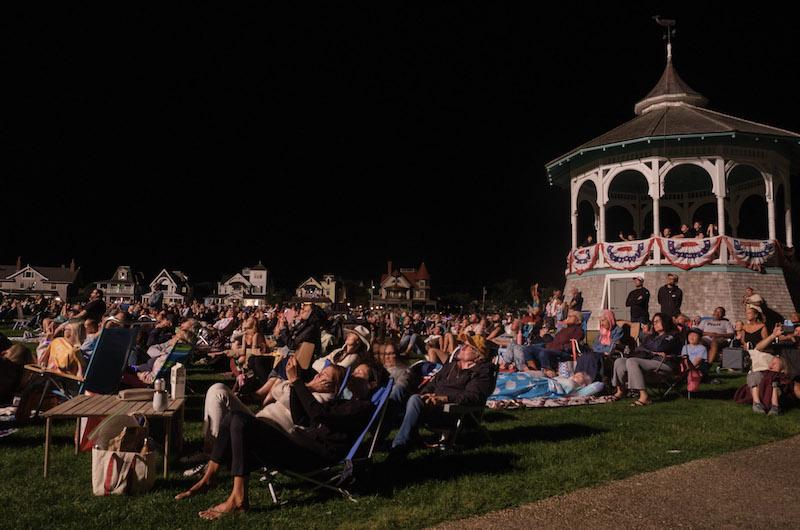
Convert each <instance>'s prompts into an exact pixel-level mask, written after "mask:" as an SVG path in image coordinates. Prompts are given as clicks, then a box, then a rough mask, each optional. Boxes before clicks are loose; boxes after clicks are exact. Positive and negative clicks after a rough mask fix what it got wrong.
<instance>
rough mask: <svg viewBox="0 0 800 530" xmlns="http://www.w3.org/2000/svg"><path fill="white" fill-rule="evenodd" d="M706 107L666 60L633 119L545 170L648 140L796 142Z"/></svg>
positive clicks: (771, 129) (779, 132)
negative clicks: (737, 136)
mask: <svg viewBox="0 0 800 530" xmlns="http://www.w3.org/2000/svg"><path fill="white" fill-rule="evenodd" d="M707 103H708V100H707V99H706V98H705V97H704V96H703V95H702V94H700V93H699V92H697V91H696V90H694V89H692V88H691V87H690V86H689V85H688V84H686V82H685V81H684V80H683V79H681V77H680V76H679V75H678V72H677V71H676V70H675V66H674V65H673V63H672V59H671V58H668V59H667V65H666V67H665V68H664V72H663V73H662V74H661V78H660V79H659V80H658V83H656V85H655V86H654V87H653V89H652V90H650V92H649V93H648V94H647V96H645V98H644V99H642V100H641V101H639V102H638V103H636V105H635V106H634V112H635V113H636V117H635V118H633V119H632V120H630V121H628V122H626V123H623V124H622V125H620V126H619V127H616V128H614V129H612V130H610V131H608V132H607V133H604V134H602V135H600V136H598V137H597V138H594V139H593V140H590V141H588V142H586V143H584V144H581V145H580V146H578V147H576V148H575V149H573V150H571V151H570V152H569V153H567V154H565V155H563V156H560V157H558V158H556V159H554V160H552V161H550V162H548V163H547V164H546V167H547V168H548V170H549V169H551V168H552V167H553V166H555V165H557V164H559V163H561V162H563V161H565V160H567V161H568V160H569V159H570V158H571V157H572V156H574V155H576V154H578V153H580V154H583V153H584V152H586V151H592V150H596V149H601V148H606V147H612V146H620V145H621V146H623V147H624V146H625V144H632V143H636V142H644V141H650V140H666V139H675V138H681V137H704V136H706V135H707V136H715V135H717V136H719V135H731V134H735V133H742V134H748V135H755V136H770V137H778V138H788V139H792V140H795V141H797V140H800V134H798V133H795V132H792V131H787V130H785V129H780V128H778V127H772V126H769V125H764V124H761V123H756V122H754V121H750V120H745V119H742V118H737V117H734V116H730V115H728V114H723V113H721V112H716V111H713V110H710V109H707V108H705V105H706V104H707Z"/></svg>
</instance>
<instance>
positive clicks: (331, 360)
mask: <svg viewBox="0 0 800 530" xmlns="http://www.w3.org/2000/svg"><path fill="white" fill-rule="evenodd" d="M345 332H346V333H347V335H346V337H345V339H344V345H343V346H342V347H341V348H337V349H335V350H333V351H332V352H330V353H329V354H328V355H326V356H325V357H320V358H319V359H317V360H316V361H314V364H312V365H311V367H312V368H313V369H314V371H315V372H321V371H322V369H323V368H325V367H326V366H327V365H329V364H335V365H338V366H341V367H342V368H347V367H349V366H352V365H354V364H356V363H357V362H358V361H359V360H361V359H362V358H363V357H364V354H365V353H366V352H368V351H369V349H370V347H371V346H372V344H371V339H372V335H371V334H370V332H369V330H368V329H367V328H365V327H364V326H356V327H355V328H353V329H347V330H345Z"/></svg>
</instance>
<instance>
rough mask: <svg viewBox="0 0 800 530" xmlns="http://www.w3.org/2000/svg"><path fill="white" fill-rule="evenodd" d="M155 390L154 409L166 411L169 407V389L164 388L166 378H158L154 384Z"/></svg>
mask: <svg viewBox="0 0 800 530" xmlns="http://www.w3.org/2000/svg"><path fill="white" fill-rule="evenodd" d="M153 387H154V388H155V392H154V393H153V410H154V411H156V412H164V411H165V410H166V409H167V391H166V390H164V380H163V379H156V382H155V384H154V385H153Z"/></svg>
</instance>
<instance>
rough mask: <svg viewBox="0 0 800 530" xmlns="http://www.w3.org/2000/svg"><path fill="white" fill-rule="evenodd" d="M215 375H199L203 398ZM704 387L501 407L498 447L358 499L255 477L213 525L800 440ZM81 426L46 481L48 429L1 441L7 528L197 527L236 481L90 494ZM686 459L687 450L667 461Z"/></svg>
mask: <svg viewBox="0 0 800 530" xmlns="http://www.w3.org/2000/svg"><path fill="white" fill-rule="evenodd" d="M214 379H215V376H213V375H212V374H207V373H205V374H203V373H201V374H192V376H191V377H190V384H191V385H192V386H193V387H194V389H195V390H198V391H202V390H204V389H205V388H206V387H207V386H208V385H209V384H210V383H211V382H212V381H213V380H214ZM722 380H723V384H721V385H703V388H702V391H701V395H700V396H697V397H694V398H693V399H691V400H686V399H676V400H672V401H665V402H659V403H656V404H654V405H652V406H650V407H644V408H631V407H630V406H629V404H630V401H631V400H624V401H622V402H618V403H612V404H606V405H593V406H583V407H569V408H561V409H547V410H541V409H540V410H518V411H492V412H488V413H487V415H486V424H487V426H488V428H489V430H490V432H491V435H492V443H490V444H485V443H484V444H481V443H479V441H478V440H479V438H478V437H473V436H465V438H464V442H465V444H464V448H463V449H461V450H460V451H458V452H453V453H438V452H433V451H417V452H415V453H412V455H411V456H410V458H409V460H408V462H407V464H405V465H403V466H398V467H389V466H387V465H385V464H383V463H382V460H383V455H382V454H379V455H378V457H377V463H376V465H375V466H374V467H373V472H372V473H371V475H370V476H369V477H368V478H367V479H366V480H365V481H363V482H362V484H361V486H360V488H357V489H356V494H357V496H358V503H351V502H349V501H346V500H343V499H341V498H338V497H331V496H328V495H325V494H319V495H317V494H312V495H308V494H307V493H305V491H306V490H304V489H303V488H302V487H300V486H299V485H298V484H297V483H294V482H291V481H288V480H281V481H279V483H278V486H279V490H280V492H281V493H282V494H283V495H284V497H285V498H288V499H289V500H290V502H289V503H288V504H286V505H284V506H281V507H273V506H272V504H271V501H270V497H269V494H268V491H267V489H266V487H264V485H263V483H259V482H258V480H257V478H258V476H254V479H256V480H253V481H252V483H251V485H252V488H251V503H252V505H253V507H254V510H253V511H252V512H251V513H249V514H246V515H240V516H236V517H230V518H227V519H225V520H223V521H221V522H219V523H216V524H217V525H218V526H220V525H221V526H224V527H228V526H236V527H246V528H250V527H252V528H262V527H265V526H266V527H293V528H394V527H404V528H418V527H422V526H427V525H432V524H435V523H438V522H441V521H445V520H450V519H456V518H462V517H466V516H470V515H475V514H480V513H485V512H488V511H492V510H497V509H501V508H507V507H512V506H517V505H520V504H523V503H526V502H530V501H535V500H537V499H541V498H545V497H549V496H552V495H556V494H560V493H565V492H568V491H571V490H575V489H577V488H582V487H585V486H591V485H595V484H599V483H604V482H608V481H610V480H614V479H619V478H623V477H627V476H630V475H633V474H636V473H641V472H644V471H649V470H654V469H658V468H662V467H665V466H670V465H673V464H678V463H682V462H686V461H690V460H694V459H698V458H703V457H709V456H714V455H719V454H722V453H726V452H729V451H733V450H737V449H742V448H746V447H750V446H754V445H758V444H763V443H767V442H771V441H774V440H779V439H782V438H786V437H789V436H792V435H796V434H798V433H800V422H798V419H800V410H792V411H789V412H788V413H787V414H785V415H783V416H780V417H776V418H773V417H770V418H767V417H764V416H758V415H755V414H753V413H752V412H751V411H750V408H749V407H746V406H742V405H737V404H735V403H733V401H731V399H730V396H731V395H732V393H733V390H734V389H735V388H736V387H737V386H739V385H741V384H742V383H743V380H744V378H743V377H742V376H738V377H735V376H723V377H722ZM201 412H202V397H201V396H197V397H193V398H190V401H189V406H188V409H187V424H186V428H185V437H186V440H187V449H189V450H191V449H195V448H197V447H198V444H199V442H200V437H201V432H200V419H201ZM73 425H74V424H73V423H72V422H68V421H65V422H58V423H56V424H55V430H54V431H55V435H54V447H53V451H52V457H51V468H50V478H49V479H48V480H47V481H45V480H44V479H43V478H42V457H43V450H42V442H43V439H44V428H43V427H42V426H41V425H38V426H29V427H25V428H22V429H20V431H19V432H17V433H16V434H15V435H13V436H11V437H8V438H5V439H0V477H2V480H0V506H2V507H3V516H2V517H0V527H14V528H45V527H46V528H99V527H104V528H113V527H117V526H121V527H126V528H134V527H136V528H154V527H164V528H191V527H207V526H208V524H207V523H205V522H203V521H201V520H200V519H198V517H197V512H198V511H199V510H201V509H204V508H206V507H208V506H211V505H212V504H215V503H217V502H220V501H221V500H223V499H224V497H225V496H226V495H227V492H228V491H229V488H230V480H229V478H228V477H224V478H223V480H222V484H221V487H220V488H218V489H217V490H214V491H213V492H211V493H209V494H207V495H204V496H200V497H196V498H193V499H189V500H187V501H183V502H181V503H177V502H175V501H173V500H172V497H173V496H174V495H175V494H176V493H178V492H179V491H182V490H183V489H185V488H187V487H188V486H189V485H190V484H191V483H192V481H191V480H189V479H184V478H183V477H182V476H180V473H179V471H182V469H183V468H182V467H181V466H180V465H179V464H177V463H174V464H173V468H172V469H173V473H172V474H171V476H170V478H169V479H168V480H166V481H164V480H161V479H159V480H158V481H157V482H156V486H155V489H154V491H152V492H151V493H149V494H147V495H144V496H140V497H109V498H99V497H94V496H92V492H91V469H90V467H91V466H90V455H89V454H81V455H79V456H75V455H73V452H72V446H71V445H70V443H71V435H72V427H73ZM674 450H678V451H680V452H678V453H675V452H671V451H674Z"/></svg>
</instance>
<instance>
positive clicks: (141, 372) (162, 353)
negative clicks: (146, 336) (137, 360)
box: [122, 319, 196, 387]
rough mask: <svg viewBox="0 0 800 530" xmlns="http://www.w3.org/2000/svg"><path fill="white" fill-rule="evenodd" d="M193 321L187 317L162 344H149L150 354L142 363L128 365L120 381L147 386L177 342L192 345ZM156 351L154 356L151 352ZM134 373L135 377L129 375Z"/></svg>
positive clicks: (137, 385) (148, 351) (153, 379)
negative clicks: (126, 371)
mask: <svg viewBox="0 0 800 530" xmlns="http://www.w3.org/2000/svg"><path fill="white" fill-rule="evenodd" d="M195 323H196V321H194V322H193V319H189V320H187V321H186V322H184V323H183V324H181V327H180V328H178V332H177V333H176V334H175V335H174V336H173V337H172V338H171V339H169V340H168V341H167V342H165V343H163V344H156V345H155V346H150V348H148V350H147V354H148V355H149V356H150V359H148V361H147V362H145V363H144V364H139V365H134V366H130V367H129V372H128V373H125V374H123V378H122V382H123V383H125V384H127V385H129V386H134V387H140V386H147V385H151V384H153V381H155V379H156V376H157V375H158V373H159V372H160V371H161V367H162V366H164V363H165V362H166V361H167V358H168V357H169V354H170V352H172V349H173V348H174V347H175V345H176V344H178V343H183V344H190V345H193V344H194V341H195V331H194V330H195ZM156 351H158V352H159V353H158V354H157V355H156V356H153V353H155V352H156ZM131 374H135V377H131Z"/></svg>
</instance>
